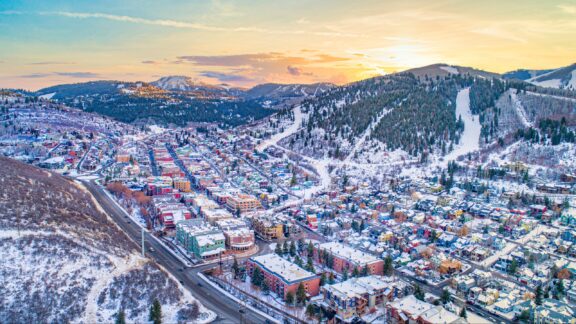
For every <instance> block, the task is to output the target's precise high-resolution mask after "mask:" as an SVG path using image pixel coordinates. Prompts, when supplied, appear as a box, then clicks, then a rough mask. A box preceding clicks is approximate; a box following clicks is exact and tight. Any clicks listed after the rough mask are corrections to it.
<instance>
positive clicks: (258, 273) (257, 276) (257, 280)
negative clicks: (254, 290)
mask: <svg viewBox="0 0 576 324" xmlns="http://www.w3.org/2000/svg"><path fill="white" fill-rule="evenodd" d="M263 277H264V276H263V275H262V270H260V268H258V267H254V271H252V284H253V285H254V286H258V287H260V285H261V284H262V280H263Z"/></svg>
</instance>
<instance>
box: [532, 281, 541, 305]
mask: <svg viewBox="0 0 576 324" xmlns="http://www.w3.org/2000/svg"><path fill="white" fill-rule="evenodd" d="M534 302H535V303H536V305H542V285H538V287H536V297H535V299H534Z"/></svg>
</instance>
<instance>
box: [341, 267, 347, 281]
mask: <svg viewBox="0 0 576 324" xmlns="http://www.w3.org/2000/svg"><path fill="white" fill-rule="evenodd" d="M346 280H348V270H346V269H344V272H343V273H342V281H346Z"/></svg>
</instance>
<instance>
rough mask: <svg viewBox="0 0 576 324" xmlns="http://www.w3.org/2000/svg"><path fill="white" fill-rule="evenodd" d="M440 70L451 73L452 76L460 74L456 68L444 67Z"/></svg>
mask: <svg viewBox="0 0 576 324" xmlns="http://www.w3.org/2000/svg"><path fill="white" fill-rule="evenodd" d="M440 68H441V69H442V70H444V71H446V72H448V73H451V74H458V73H459V72H458V69H456V68H455V67H453V66H449V65H443V66H441V67H440Z"/></svg>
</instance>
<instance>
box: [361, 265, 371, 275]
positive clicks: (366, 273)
mask: <svg viewBox="0 0 576 324" xmlns="http://www.w3.org/2000/svg"><path fill="white" fill-rule="evenodd" d="M369 273H370V270H369V269H368V265H367V264H365V265H364V268H362V272H361V273H360V275H361V276H362V277H366V276H367V275H368V274H369Z"/></svg>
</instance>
